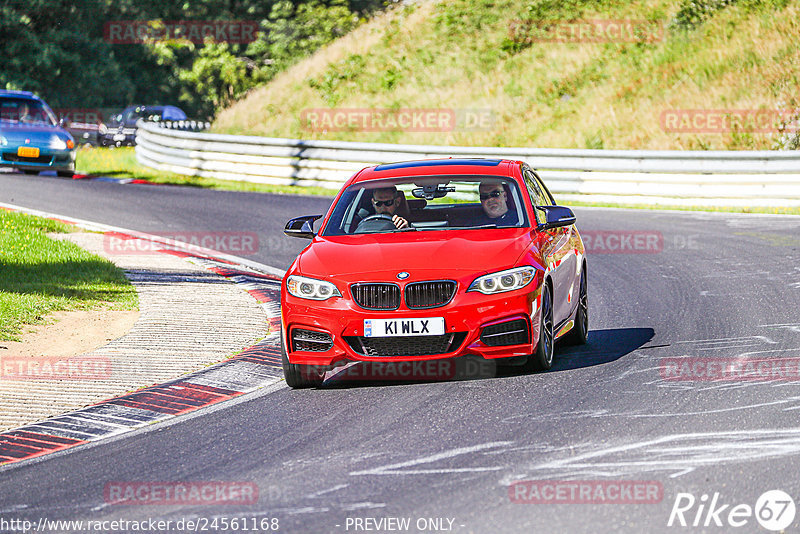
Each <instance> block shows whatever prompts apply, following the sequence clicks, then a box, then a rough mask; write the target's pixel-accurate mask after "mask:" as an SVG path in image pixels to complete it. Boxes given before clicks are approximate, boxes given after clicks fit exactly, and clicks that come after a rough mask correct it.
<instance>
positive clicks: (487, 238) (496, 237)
mask: <svg viewBox="0 0 800 534" xmlns="http://www.w3.org/2000/svg"><path fill="white" fill-rule="evenodd" d="M530 233H531V229H530V228H504V229H491V230H453V231H448V230H444V231H420V232H399V233H391V234H372V235H359V236H341V237H326V238H320V237H317V238H315V239H314V241H313V242H312V244H311V245H310V246H309V247H308V248H307V249H306V250H304V251H303V252H302V253H301V254H300V257H299V259H298V260H299V263H298V266H299V272H300V274H303V275H306V276H313V277H317V278H320V277H321V278H337V279H341V280H345V281H348V282H349V281H355V280H358V279H364V277H363V276H361V275H363V274H365V273H366V274H369V275H370V279H376V280H377V279H394V277H395V276H396V275H397V273H399V272H401V271H407V272H409V273H410V274H411V278H410V280H412V281H413V280H414V279H419V277H421V276H424V277H430V276H436V275H439V276H449V277H453V276H456V275H457V274H458V273H482V272H491V271H496V270H501V269H504V268H508V267H511V266H513V265H514V264H515V263H516V261H517V260H518V259H519V257H520V256H521V255H522V254H524V253H525V252H526V251H527V250H528V248H529V244H530ZM387 277H388V278H387Z"/></svg>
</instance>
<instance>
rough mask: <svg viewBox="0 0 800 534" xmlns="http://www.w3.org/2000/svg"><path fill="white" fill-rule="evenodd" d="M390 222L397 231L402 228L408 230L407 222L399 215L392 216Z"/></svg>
mask: <svg viewBox="0 0 800 534" xmlns="http://www.w3.org/2000/svg"><path fill="white" fill-rule="evenodd" d="M392 222H393V223H394V226H395V228H397V229H398V230H400V229H402V228H408V221H407V220H405V219H404V218H402V217H400V216H399V215H392Z"/></svg>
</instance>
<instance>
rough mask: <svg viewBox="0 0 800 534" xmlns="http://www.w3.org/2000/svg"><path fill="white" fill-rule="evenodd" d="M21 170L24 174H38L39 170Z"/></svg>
mask: <svg viewBox="0 0 800 534" xmlns="http://www.w3.org/2000/svg"><path fill="white" fill-rule="evenodd" d="M22 172H23V173H25V174H39V171H37V170H36V169H22Z"/></svg>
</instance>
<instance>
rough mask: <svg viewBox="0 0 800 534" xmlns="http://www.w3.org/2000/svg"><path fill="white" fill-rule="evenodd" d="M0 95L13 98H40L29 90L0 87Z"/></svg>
mask: <svg viewBox="0 0 800 534" xmlns="http://www.w3.org/2000/svg"><path fill="white" fill-rule="evenodd" d="M0 96H13V97H14V98H29V99H31V100H41V98H39V97H38V96H36V95H35V94H33V93H31V92H30V91H12V90H9V89H0Z"/></svg>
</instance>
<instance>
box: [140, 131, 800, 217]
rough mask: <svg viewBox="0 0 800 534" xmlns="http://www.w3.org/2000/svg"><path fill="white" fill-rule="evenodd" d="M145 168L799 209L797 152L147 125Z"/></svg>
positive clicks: (330, 183)
mask: <svg viewBox="0 0 800 534" xmlns="http://www.w3.org/2000/svg"><path fill="white" fill-rule="evenodd" d="M136 142H137V146H136V155H137V158H138V160H139V162H140V163H142V164H143V165H146V166H149V167H153V168H156V169H160V170H165V171H170V172H175V173H178V174H186V175H190V176H203V177H207V178H219V179H223V180H239V181H247V182H257V183H267V184H283V185H303V186H319V187H325V188H330V189H338V188H339V187H341V185H342V184H343V183H344V181H345V180H346V179H347V178H349V177H350V176H351V175H352V174H353V173H354V172H356V171H357V170H359V169H361V168H363V167H366V166H368V165H374V164H377V163H387V162H393V161H404V160H411V159H425V158H440V157H449V156H454V157H488V158H507V159H518V160H523V161H527V162H528V163H529V164H530V165H531V166H532V167H534V168H535V169H537V171H538V172H539V173H540V174H541V176H542V178H543V179H544V180H545V181H546V183H547V184H548V186H549V187H550V189H551V191H552V192H553V193H554V194H555V195H557V197H558V198H557V200H560V201H565V202H570V201H573V202H574V201H580V200H591V201H599V202H614V203H621V204H662V205H663V204H672V205H695V206H782V207H790V206H800V151H785V152H778V151H752V152H746V151H680V150H581V149H551V148H494V147H459V146H426V145H394V144H385V143H351V142H344V141H303V140H299V139H280V138H270V137H253V136H241V135H222V134H210V133H197V132H188V131H181V130H174V129H168V128H163V127H160V126H159V125H157V124H153V123H140V124H139V132H138V135H137V138H136Z"/></svg>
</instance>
